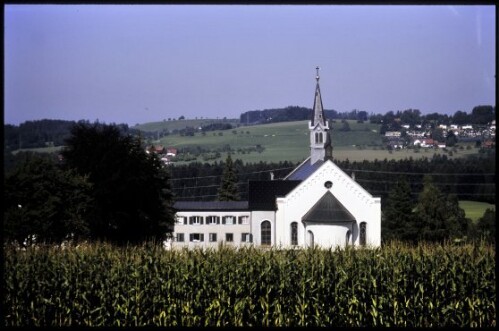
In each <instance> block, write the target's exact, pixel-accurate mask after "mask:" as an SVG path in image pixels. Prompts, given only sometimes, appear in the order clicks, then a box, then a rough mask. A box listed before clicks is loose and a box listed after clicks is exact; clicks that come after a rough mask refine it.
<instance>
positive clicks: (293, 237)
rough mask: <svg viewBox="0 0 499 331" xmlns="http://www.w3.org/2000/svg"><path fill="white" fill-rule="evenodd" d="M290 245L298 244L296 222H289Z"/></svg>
mask: <svg viewBox="0 0 499 331" xmlns="http://www.w3.org/2000/svg"><path fill="white" fill-rule="evenodd" d="M291 245H298V223H296V222H293V223H291Z"/></svg>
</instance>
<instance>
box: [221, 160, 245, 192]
mask: <svg viewBox="0 0 499 331" xmlns="http://www.w3.org/2000/svg"><path fill="white" fill-rule="evenodd" d="M239 199H240V198H239V190H238V188H237V174H236V170H235V168H234V163H233V162H232V158H231V156H230V153H229V154H228V155H227V159H226V160H225V167H224V171H223V174H222V181H221V183H220V188H219V189H218V200H219V201H238V200H239Z"/></svg>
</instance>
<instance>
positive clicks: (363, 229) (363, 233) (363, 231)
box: [359, 222, 367, 246]
mask: <svg viewBox="0 0 499 331" xmlns="http://www.w3.org/2000/svg"><path fill="white" fill-rule="evenodd" d="M366 231H367V224H366V222H362V223H360V235H359V237H360V238H359V242H360V245H361V246H365V245H366Z"/></svg>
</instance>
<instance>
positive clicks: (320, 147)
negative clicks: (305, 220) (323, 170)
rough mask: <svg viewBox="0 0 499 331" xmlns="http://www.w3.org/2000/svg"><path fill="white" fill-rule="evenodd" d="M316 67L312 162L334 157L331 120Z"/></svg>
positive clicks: (311, 147)
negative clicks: (329, 119) (327, 114)
mask: <svg viewBox="0 0 499 331" xmlns="http://www.w3.org/2000/svg"><path fill="white" fill-rule="evenodd" d="M315 69H316V70H317V75H316V76H315V79H316V81H317V84H316V86H315V97H314V108H313V111H312V118H311V119H310V122H309V126H308V128H309V130H310V164H314V163H315V162H317V161H319V160H320V161H325V160H326V159H332V157H333V156H332V146H331V137H330V136H329V122H328V121H327V119H326V116H325V115H324V108H323V107H322V98H321V90H320V87H319V79H320V76H319V67H317V68H315Z"/></svg>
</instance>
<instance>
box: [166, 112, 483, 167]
mask: <svg viewBox="0 0 499 331" xmlns="http://www.w3.org/2000/svg"><path fill="white" fill-rule="evenodd" d="M348 123H349V125H350V129H351V130H350V131H340V128H341V126H342V123H340V122H339V121H338V122H337V123H333V125H332V133H331V139H332V143H333V157H334V158H336V159H338V160H345V159H349V160H350V161H362V160H374V159H378V160H383V159H385V158H386V159H395V160H399V159H405V158H409V157H412V158H414V159H416V158H420V157H428V158H431V157H432V156H433V154H435V153H437V154H445V152H444V151H442V150H433V149H432V150H423V149H422V150H420V151H419V152H415V151H414V150H400V151H393V152H390V151H388V150H386V149H382V136H381V135H380V134H379V131H378V130H379V125H377V124H370V123H357V122H356V121H348ZM233 131H234V130H226V131H213V132H207V133H206V134H205V135H202V134H201V133H196V134H195V135H194V136H193V137H187V136H179V135H170V136H167V137H164V138H161V139H160V140H159V141H156V143H158V144H162V145H165V146H174V147H177V148H184V147H190V148H194V147H196V146H199V147H200V148H203V149H210V150H215V149H221V148H222V147H223V146H225V145H230V147H231V149H232V150H236V151H237V150H238V149H244V148H249V147H254V146H256V145H261V146H263V147H264V148H265V150H264V151H263V152H261V153H257V152H252V153H242V152H240V153H238V152H236V154H235V156H234V157H233V158H235V159H241V160H242V161H243V162H259V161H267V162H279V161H292V162H298V161H301V160H304V159H305V158H307V157H308V156H309V154H310V151H309V144H310V143H309V131H308V122H307V121H297V122H281V123H271V124H263V125H255V126H241V127H239V128H237V129H235V132H236V133H233ZM476 153H477V150H476V149H471V150H466V149H463V150H459V151H458V152H454V153H453V156H452V157H461V156H465V155H469V154H476ZM225 155H226V153H221V158H220V159H221V160H223V159H225ZM198 161H203V160H202V159H201V158H199V159H198Z"/></svg>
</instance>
